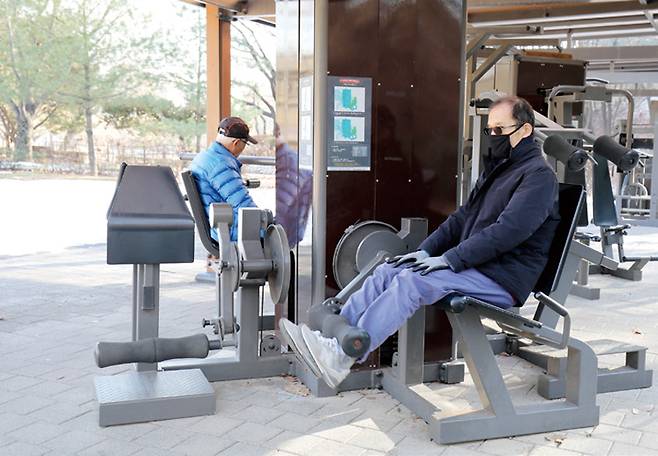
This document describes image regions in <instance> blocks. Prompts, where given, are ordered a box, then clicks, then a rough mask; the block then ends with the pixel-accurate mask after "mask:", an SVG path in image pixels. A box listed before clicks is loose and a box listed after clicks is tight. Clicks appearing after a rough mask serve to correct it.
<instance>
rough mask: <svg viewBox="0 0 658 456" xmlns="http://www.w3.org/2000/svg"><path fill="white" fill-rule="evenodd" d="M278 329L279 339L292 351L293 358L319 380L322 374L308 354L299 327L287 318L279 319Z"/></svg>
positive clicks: (309, 353)
mask: <svg viewBox="0 0 658 456" xmlns="http://www.w3.org/2000/svg"><path fill="white" fill-rule="evenodd" d="M279 329H280V330H281V338H282V339H283V341H284V342H285V343H286V344H287V345H288V346H289V347H290V348H291V349H292V351H293V353H294V354H295V357H296V358H297V359H298V360H299V361H300V362H301V363H302V364H303V365H305V366H306V367H308V370H310V371H311V372H312V373H313V375H315V376H316V377H318V378H320V377H321V376H322V374H321V373H320V368H319V367H318V365H317V364H315V361H313V355H311V352H309V350H308V347H307V346H306V343H305V342H304V338H303V337H302V331H301V329H299V326H297V325H296V324H294V323H293V322H291V321H290V320H288V319H287V318H281V319H279Z"/></svg>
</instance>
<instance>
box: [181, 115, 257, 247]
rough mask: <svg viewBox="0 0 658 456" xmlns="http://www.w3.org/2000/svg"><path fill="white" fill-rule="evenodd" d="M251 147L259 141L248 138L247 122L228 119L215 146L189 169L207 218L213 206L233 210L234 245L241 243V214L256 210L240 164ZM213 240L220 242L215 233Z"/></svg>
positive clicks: (219, 132) (220, 128)
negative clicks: (241, 157) (224, 206)
mask: <svg viewBox="0 0 658 456" xmlns="http://www.w3.org/2000/svg"><path fill="white" fill-rule="evenodd" d="M248 143H251V144H257V143H258V141H256V140H255V139H254V138H252V137H251V136H249V127H248V126H247V124H246V123H245V121H244V120H242V119H241V118H239V117H226V118H224V119H222V121H221V122H220V123H219V128H218V129H217V137H216V138H215V142H213V143H212V144H211V146H210V147H209V148H208V149H207V150H205V151H203V152H201V153H199V154H198V155H197V156H196V157H194V160H192V163H191V164H190V167H189V169H190V171H191V172H192V174H193V175H194V177H195V178H196V182H197V188H198V189H199V194H200V195H201V200H202V201H203V204H204V206H205V208H206V215H207V214H208V211H209V209H210V205H211V204H212V203H229V204H230V205H231V207H232V208H233V224H232V225H231V230H230V233H231V240H232V241H237V239H238V210H239V209H240V208H241V207H255V206H256V204H255V203H254V200H253V199H251V196H250V195H249V191H248V190H247V187H246V186H245V185H244V182H243V181H242V176H241V175H240V168H242V163H241V162H240V160H238V157H239V156H240V154H242V152H243V151H244V149H245V147H246V146H247V144H248ZM211 236H212V237H213V239H215V240H217V233H216V232H215V230H214V229H212V230H211Z"/></svg>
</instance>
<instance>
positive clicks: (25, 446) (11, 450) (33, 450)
mask: <svg viewBox="0 0 658 456" xmlns="http://www.w3.org/2000/svg"><path fill="white" fill-rule="evenodd" d="M49 451H50V450H49V449H48V448H46V447H42V446H39V445H33V444H31V443H25V442H14V443H12V444H10V445H7V446H5V447H2V448H1V449H0V454H2V455H3V456H41V455H43V454H46V453H47V452H49Z"/></svg>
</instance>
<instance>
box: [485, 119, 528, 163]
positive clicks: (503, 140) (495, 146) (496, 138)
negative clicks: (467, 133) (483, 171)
mask: <svg viewBox="0 0 658 456" xmlns="http://www.w3.org/2000/svg"><path fill="white" fill-rule="evenodd" d="M521 127H523V125H519V126H518V127H516V130H514V131H513V132H511V133H509V134H507V135H489V136H487V143H486V144H485V145H486V147H487V156H488V158H491V159H494V160H498V159H501V158H509V156H510V153H511V152H512V143H510V142H509V138H510V136H512V135H513V134H514V133H516V132H517V131H519V130H520V129H521Z"/></svg>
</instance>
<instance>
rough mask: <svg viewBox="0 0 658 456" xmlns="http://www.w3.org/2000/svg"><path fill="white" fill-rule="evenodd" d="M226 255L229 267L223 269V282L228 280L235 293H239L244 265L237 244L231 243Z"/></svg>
mask: <svg viewBox="0 0 658 456" xmlns="http://www.w3.org/2000/svg"><path fill="white" fill-rule="evenodd" d="M226 253H227V255H226V256H227V258H226V260H225V261H226V262H227V264H228V267H225V268H224V269H222V280H227V281H228V283H229V284H230V285H231V288H232V289H233V291H238V287H239V286H240V277H241V276H242V271H241V269H242V268H241V266H242V265H241V262H240V251H239V250H238V245H237V244H236V243H235V242H230V243H229V245H228V246H227V247H226ZM222 258H223V257H222Z"/></svg>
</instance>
